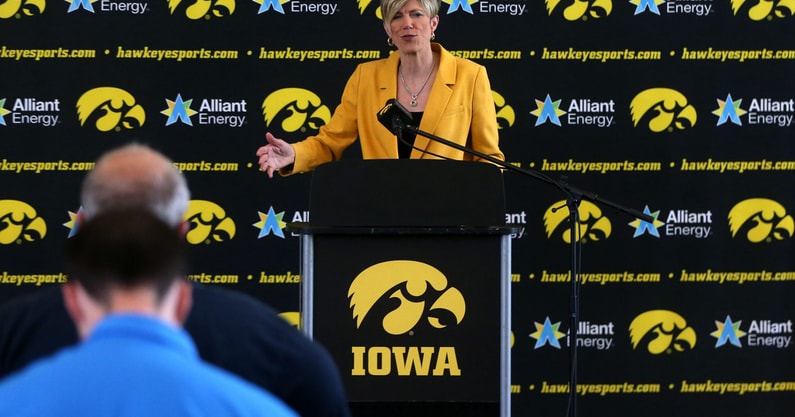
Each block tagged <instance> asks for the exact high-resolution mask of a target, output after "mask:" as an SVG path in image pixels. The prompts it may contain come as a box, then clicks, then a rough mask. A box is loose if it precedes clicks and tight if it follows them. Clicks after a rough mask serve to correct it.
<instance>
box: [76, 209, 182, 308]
mask: <svg viewBox="0 0 795 417" xmlns="http://www.w3.org/2000/svg"><path fill="white" fill-rule="evenodd" d="M186 245H187V242H186V241H185V239H184V238H183V237H182V235H181V234H180V233H179V232H178V231H177V230H176V229H175V228H174V227H171V225H168V224H166V223H164V222H163V221H162V220H160V219H158V218H157V217H155V216H154V215H153V214H152V213H150V212H148V211H146V210H140V209H138V210H136V209H123V210H106V211H104V212H101V213H99V214H97V215H96V216H94V217H92V218H90V219H89V220H87V221H86V222H85V223H84V224H83V226H82V227H81V228H80V231H79V232H78V233H77V234H76V235H75V236H74V237H72V238H71V239H68V240H67V241H66V245H65V246H64V261H65V263H66V265H65V266H66V268H67V271H68V272H69V280H70V281H71V282H76V283H79V284H80V285H81V286H82V287H83V288H84V289H85V290H86V292H87V293H88V295H90V296H91V298H93V299H94V300H95V301H97V302H99V303H100V304H102V305H109V304H110V302H111V300H110V298H109V297H110V293H111V292H112V290H116V289H118V290H122V291H124V290H129V289H135V288H151V289H152V290H154V294H155V296H156V298H155V300H154V301H155V302H156V303H160V302H161V301H162V299H163V297H164V295H165V293H166V292H167V290H168V288H169V287H170V286H171V285H172V284H173V283H174V282H175V281H176V280H178V279H183V278H184V275H185V268H186V264H187V255H186V252H187V251H186Z"/></svg>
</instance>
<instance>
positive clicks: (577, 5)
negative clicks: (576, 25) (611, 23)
mask: <svg viewBox="0 0 795 417" xmlns="http://www.w3.org/2000/svg"><path fill="white" fill-rule="evenodd" d="M561 3H562V4H564V5H567V6H565V7H564V6H562V5H561ZM546 5H547V14H549V15H550V16H552V13H554V12H555V9H557V8H558V6H561V8H560V9H559V10H563V12H562V13H563V18H565V19H566V20H568V21H570V22H574V21H577V20H588V18H592V19H599V18H602V17H607V16H609V15H610V13H611V12H612V11H613V1H612V0H593V1H582V0H577V1H574V2H562V0H547V1H546Z"/></svg>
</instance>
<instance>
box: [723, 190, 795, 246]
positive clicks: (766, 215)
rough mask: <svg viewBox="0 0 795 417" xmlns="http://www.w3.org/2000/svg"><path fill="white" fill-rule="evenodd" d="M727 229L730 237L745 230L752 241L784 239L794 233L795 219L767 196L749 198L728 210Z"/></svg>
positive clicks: (746, 235)
mask: <svg viewBox="0 0 795 417" xmlns="http://www.w3.org/2000/svg"><path fill="white" fill-rule="evenodd" d="M729 229H730V230H731V232H732V237H736V236H737V234H738V233H740V231H745V237H746V239H748V241H750V242H753V243H759V242H765V241H767V242H770V241H772V240H784V239H789V238H792V236H793V235H795V221H793V218H792V216H791V215H789V214H787V209H786V208H784V206H782V205H781V204H779V203H778V202H776V201H773V200H770V199H767V198H749V199H748V200H743V201H741V202H739V203H737V204H736V205H735V206H734V207H732V209H731V210H729Z"/></svg>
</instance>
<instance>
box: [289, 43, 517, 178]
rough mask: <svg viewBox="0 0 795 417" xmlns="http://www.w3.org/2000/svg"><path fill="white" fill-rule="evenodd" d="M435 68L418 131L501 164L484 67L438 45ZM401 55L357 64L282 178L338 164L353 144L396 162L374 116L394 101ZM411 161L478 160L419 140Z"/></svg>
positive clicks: (389, 137) (392, 143)
mask: <svg viewBox="0 0 795 417" xmlns="http://www.w3.org/2000/svg"><path fill="white" fill-rule="evenodd" d="M432 48H433V49H434V51H439V52H440V56H441V58H440V60H439V69H438V71H437V74H436V79H435V80H434V82H433V85H432V86H431V92H430V97H429V98H428V102H427V104H426V106H425V112H424V114H423V116H422V120H421V122H420V125H419V129H420V130H422V131H424V132H428V133H431V134H433V135H436V136H439V137H441V138H443V139H447V140H449V141H452V142H456V143H458V144H460V145H463V146H467V147H469V148H471V149H474V150H476V151H479V152H481V153H484V154H487V155H490V156H492V157H494V158H498V159H500V160H504V159H505V156H504V155H503V153H502V151H500V148H499V134H498V129H499V127H498V125H497V114H496V110H495V106H494V98H493V96H492V94H491V84H490V83H489V78H488V76H487V75H486V68H485V67H483V66H482V65H480V64H477V63H475V62H472V61H469V60H466V59H463V58H457V57H455V56H453V55H452V54H451V53H450V52H448V51H447V50H445V49H444V48H443V47H442V46H441V45H439V44H436V43H434V44H432ZM399 61H400V53H399V52H395V53H392V54H391V55H390V56H389V57H388V58H385V59H380V60H376V61H370V62H365V63H362V64H359V65H358V66H357V67H356V70H355V71H354V72H353V75H351V77H350V78H349V79H348V83H347V84H346V85H345V89H344V91H343V93H342V100H341V103H340V104H339V106H337V108H336V110H335V111H334V114H333V115H332V116H331V120H329V122H328V123H327V124H325V125H323V126H322V127H321V128H320V130H319V132H318V134H317V135H315V136H310V137H308V138H306V139H305V140H303V141H300V142H297V143H295V144H293V147H294V148H295V163H294V164H293V166H292V167H291V168H292V169H291V170H289V169H283V170H281V171H280V172H281V174H283V175H289V174H292V173H294V172H306V171H310V170H312V169H314V168H315V167H317V166H318V165H320V164H322V163H325V162H330V161H337V160H339V159H340V158H342V153H343V151H345V149H347V148H348V146H350V145H351V144H352V143H353V142H354V141H355V140H356V139H359V141H360V143H361V148H362V157H363V158H364V159H390V158H391V159H396V158H398V145H397V138H396V137H395V135H394V134H393V133H392V132H390V131H389V130H388V129H387V128H385V127H384V126H383V125H382V124H381V123H380V122H379V121H378V118H377V117H376V114H377V113H378V111H379V110H380V109H381V108H382V107H384V104H386V101H387V100H388V99H390V98H396V97H397V91H396V89H397V86H398V78H397V73H398V63H399ZM414 146H415V147H417V148H419V149H424V150H425V151H426V152H427V153H425V152H423V151H421V150H418V149H413V150H412V151H411V158H413V159H418V158H436V157H435V156H433V155H432V154H437V155H440V156H443V157H446V158H449V159H456V160H473V159H474V160H478V159H480V158H476V157H472V156H471V155H469V154H466V153H464V152H462V151H459V150H457V149H454V148H451V147H449V146H447V145H444V144H442V143H438V142H435V141H433V140H430V139H428V138H425V137H423V136H421V135H417V138H416V140H415V142H414Z"/></svg>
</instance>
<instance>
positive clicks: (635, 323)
mask: <svg viewBox="0 0 795 417" xmlns="http://www.w3.org/2000/svg"><path fill="white" fill-rule="evenodd" d="M629 337H630V341H631V342H632V348H633V349H637V348H638V346H639V345H640V344H641V342H645V341H648V343H647V344H646V349H647V350H648V351H649V353H651V354H652V355H659V354H661V353H664V352H668V353H671V349H673V350H675V351H677V352H683V351H685V350H688V349H693V348H694V347H695V346H696V331H695V330H693V328H692V327H690V326H688V325H687V322H686V321H685V319H684V317H682V316H680V315H679V314H677V313H675V312H673V311H668V310H651V311H647V312H645V313H642V314H640V315H639V316H637V317H635V319H634V320H632V323H630V324H629Z"/></svg>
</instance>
